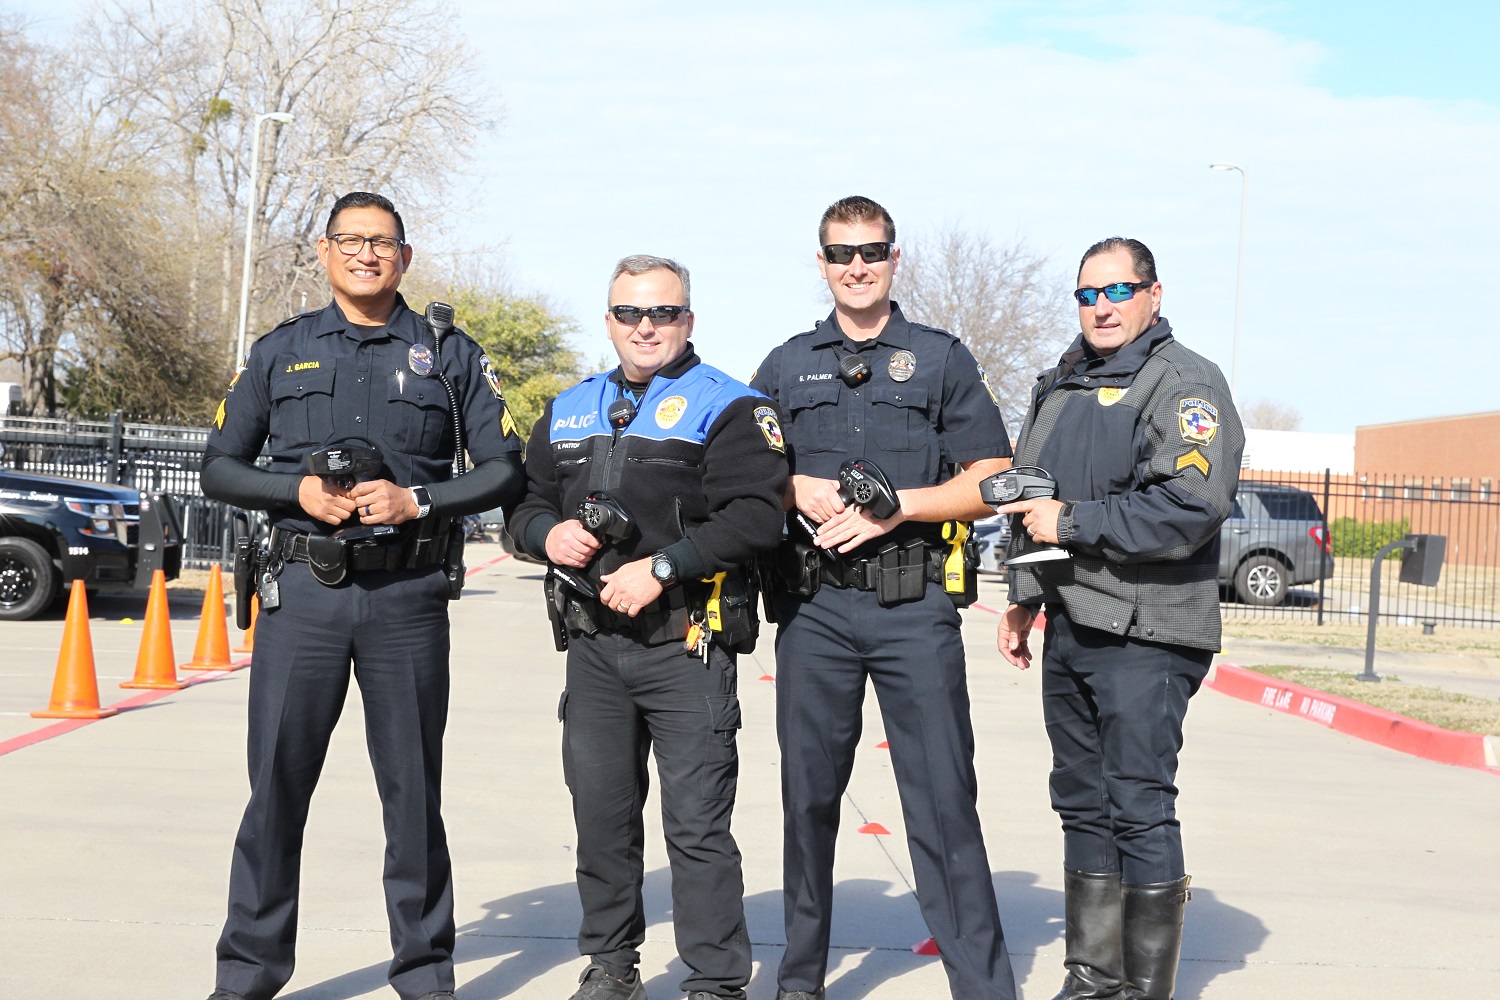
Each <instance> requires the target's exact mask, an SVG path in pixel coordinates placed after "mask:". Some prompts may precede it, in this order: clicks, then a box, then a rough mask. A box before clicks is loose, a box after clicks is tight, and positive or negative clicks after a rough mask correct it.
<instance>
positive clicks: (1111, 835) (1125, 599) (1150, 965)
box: [998, 237, 1245, 1000]
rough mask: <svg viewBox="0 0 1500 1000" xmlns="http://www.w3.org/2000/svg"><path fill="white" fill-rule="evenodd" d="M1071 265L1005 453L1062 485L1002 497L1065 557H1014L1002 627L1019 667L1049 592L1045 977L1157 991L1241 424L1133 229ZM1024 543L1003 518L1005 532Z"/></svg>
mask: <svg viewBox="0 0 1500 1000" xmlns="http://www.w3.org/2000/svg"><path fill="white" fill-rule="evenodd" d="M1078 284H1079V288H1078V290H1077V291H1075V292H1074V293H1073V295H1074V297H1075V298H1077V300H1078V315H1079V320H1080V322H1081V324H1082V327H1083V332H1082V333H1081V334H1080V335H1079V336H1078V337H1077V338H1076V339H1075V340H1074V341H1073V344H1072V346H1070V347H1069V348H1068V350H1067V351H1066V352H1065V353H1064V354H1063V356H1062V359H1061V360H1060V361H1059V362H1058V364H1057V366H1056V367H1055V368H1052V369H1050V370H1049V371H1046V372H1044V373H1043V374H1042V375H1041V376H1040V377H1039V379H1038V381H1037V385H1036V387H1035V388H1034V389H1033V390H1032V396H1031V407H1030V410H1029V412H1028V413H1027V416H1026V424H1025V427H1024V428H1023V429H1022V431H1021V436H1020V440H1019V442H1018V445H1017V452H1018V457H1017V461H1018V462H1019V463H1020V464H1021V465H1031V466H1040V467H1042V468H1043V469H1045V470H1047V471H1048V472H1049V473H1050V474H1051V475H1052V476H1053V477H1055V478H1056V480H1057V487H1058V488H1057V496H1058V499H1037V500H1026V501H1021V502H1019V503H1014V504H1010V505H1008V506H1005V507H1001V508H1000V511H1001V512H1002V513H1020V514H1024V519H1023V524H1024V526H1025V529H1026V535H1029V537H1030V539H1031V540H1032V541H1035V542H1043V543H1049V544H1056V545H1061V546H1063V547H1064V548H1065V549H1066V550H1067V551H1068V552H1069V553H1070V554H1071V556H1072V558H1071V559H1068V560H1063V561H1049V562H1039V563H1032V564H1027V565H1025V566H1017V567H1015V568H1014V569H1013V571H1012V581H1011V604H1010V606H1009V607H1008V608H1007V609H1006V611H1005V615H1004V616H1003V618H1002V620H1001V623H1000V628H999V635H998V642H999V647H1000V652H1001V655H1002V656H1004V658H1005V659H1006V660H1008V661H1009V662H1010V663H1012V664H1014V665H1016V666H1017V667H1020V668H1022V669H1024V668H1026V667H1027V666H1028V665H1029V664H1030V662H1031V650H1030V647H1029V645H1028V637H1029V634H1030V632H1031V626H1032V621H1033V619H1034V617H1035V615H1036V612H1037V610H1038V609H1039V607H1041V606H1042V605H1043V604H1045V606H1046V610H1047V624H1046V642H1045V645H1044V653H1043V657H1042V703H1043V707H1044V717H1045V719H1046V724H1047V735H1048V737H1050V739H1051V742H1052V779H1051V790H1052V807H1053V809H1055V810H1056V811H1057V813H1058V815H1059V816H1060V817H1061V818H1062V826H1063V881H1064V887H1065V890H1066V891H1065V898H1066V902H1065V907H1066V911H1067V920H1066V933H1067V954H1066V958H1065V960H1064V964H1065V966H1066V968H1067V970H1068V971H1067V975H1066V978H1065V979H1064V982H1063V988H1062V992H1060V993H1059V994H1058V997H1059V998H1060V1000H1081V998H1085V997H1116V996H1120V997H1129V998H1151V1000H1168V998H1170V997H1171V996H1172V988H1173V984H1174V983H1175V981H1176V976H1177V959H1178V955H1179V952H1180V950H1181V944H1182V918H1183V905H1184V904H1185V903H1186V902H1187V899H1188V897H1189V893H1188V889H1187V885H1188V876H1187V875H1186V874H1185V871H1186V869H1185V866H1184V862H1183V854H1182V833H1181V830H1180V828H1179V826H1178V823H1177V818H1176V801H1177V785H1176V776H1177V755H1178V752H1179V751H1180V750H1181V749H1182V720H1183V717H1184V715H1185V714H1186V712H1187V706H1188V699H1189V698H1191V697H1192V696H1193V694H1194V692H1196V691H1197V690H1198V686H1199V684H1200V683H1202V681H1203V678H1204V676H1205V675H1206V674H1207V672H1208V667H1209V663H1210V661H1211V660H1212V658H1213V654H1214V651H1215V650H1217V649H1218V648H1219V638H1220V619H1219V592H1218V585H1217V583H1216V582H1215V580H1216V577H1217V572H1218V565H1219V525H1220V524H1221V523H1222V522H1223V521H1224V519H1225V518H1226V517H1227V516H1228V515H1229V511H1230V507H1231V505H1232V503H1233V501H1234V491H1235V486H1236V484H1237V483H1238V480H1239V468H1240V453H1241V451H1242V450H1243V448H1244V441H1245V438H1244V432H1243V431H1242V429H1241V426H1240V419H1239V416H1238V414H1236V413H1235V409H1234V403H1233V401H1232V400H1231V399H1230V396H1229V387H1228V386H1227V385H1226V384H1225V382H1224V376H1223V374H1222V373H1220V371H1219V369H1218V368H1217V367H1216V366H1215V365H1213V364H1212V363H1211V362H1209V361H1207V360H1206V359H1204V358H1203V357H1201V356H1200V355H1197V354H1194V353H1193V352H1192V351H1190V350H1188V349H1187V348H1185V347H1183V346H1182V345H1181V344H1180V343H1178V341H1177V340H1176V338H1175V337H1173V335H1172V327H1171V325H1170V324H1169V323H1168V322H1167V321H1166V320H1165V319H1163V318H1162V317H1161V298H1162V286H1161V282H1159V281H1157V280H1156V260H1155V258H1153V257H1152V255H1151V251H1150V250H1148V249H1147V248H1146V246H1145V245H1144V244H1142V243H1141V242H1140V241H1139V240H1132V239H1122V238H1119V237H1114V238H1111V239H1107V240H1104V241H1102V242H1099V243H1096V244H1094V245H1093V246H1091V247H1089V249H1088V251H1087V252H1086V253H1085V254H1084V255H1083V260H1082V262H1081V263H1080V265H1079V271H1078ZM1029 544H1030V542H1028V541H1027V540H1026V538H1025V537H1024V536H1022V535H1019V534H1018V536H1017V537H1016V538H1015V539H1013V540H1012V551H1013V553H1019V552H1020V551H1021V550H1022V549H1024V548H1026V547H1027V546H1029ZM1122 928H1123V930H1122Z"/></svg>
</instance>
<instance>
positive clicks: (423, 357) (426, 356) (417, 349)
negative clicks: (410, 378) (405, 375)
mask: <svg viewBox="0 0 1500 1000" xmlns="http://www.w3.org/2000/svg"><path fill="white" fill-rule="evenodd" d="M406 367H408V368H410V369H411V373H412V374H413V375H417V376H425V375H431V374H432V348H430V347H428V346H427V345H426V344H412V345H411V350H409V351H407V352H406Z"/></svg>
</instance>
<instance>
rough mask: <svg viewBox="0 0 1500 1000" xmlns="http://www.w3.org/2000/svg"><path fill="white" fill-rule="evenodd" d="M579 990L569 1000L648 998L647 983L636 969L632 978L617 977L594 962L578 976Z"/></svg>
mask: <svg viewBox="0 0 1500 1000" xmlns="http://www.w3.org/2000/svg"><path fill="white" fill-rule="evenodd" d="M578 984H579V985H578V992H576V993H574V994H573V995H572V996H571V997H570V998H569V1000H646V984H645V983H644V982H642V981H641V974H640V973H639V972H637V971H635V970H634V969H632V970H631V971H630V979H629V980H628V981H627V980H624V979H616V978H615V977H614V976H611V975H610V974H609V973H608V972H606V971H605V969H604V966H602V965H597V964H594V963H592V962H590V963H589V967H588V968H586V969H584V970H583V975H581V976H579V977H578Z"/></svg>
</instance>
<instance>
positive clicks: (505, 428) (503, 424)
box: [500, 400, 521, 437]
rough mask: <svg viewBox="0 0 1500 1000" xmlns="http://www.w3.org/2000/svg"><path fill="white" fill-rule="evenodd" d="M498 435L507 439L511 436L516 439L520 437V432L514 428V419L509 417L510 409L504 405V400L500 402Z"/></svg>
mask: <svg viewBox="0 0 1500 1000" xmlns="http://www.w3.org/2000/svg"><path fill="white" fill-rule="evenodd" d="M500 433H501V434H504V435H505V436H507V437H509V436H510V435H512V434H514V435H515V436H516V437H520V436H521V432H520V431H519V430H518V429H517V428H516V418H515V417H513V416H511V415H510V407H509V406H506V405H505V401H504V400H501V401H500Z"/></svg>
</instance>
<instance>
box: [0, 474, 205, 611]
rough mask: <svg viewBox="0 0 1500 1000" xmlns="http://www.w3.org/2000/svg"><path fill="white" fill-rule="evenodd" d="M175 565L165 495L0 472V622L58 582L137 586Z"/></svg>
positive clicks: (50, 594) (174, 530) (174, 533)
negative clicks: (156, 573)
mask: <svg viewBox="0 0 1500 1000" xmlns="http://www.w3.org/2000/svg"><path fill="white" fill-rule="evenodd" d="M181 568H182V526H181V522H180V521H179V520H178V517H177V507H176V505H175V504H174V503H173V501H172V498H171V497H170V496H167V495H166V494H162V493H141V492H138V491H136V490H133V489H129V488H127V487H124V486H113V485H110V484H108V483H89V482H83V481H81V480H76V479H59V478H57V477H55V476H40V475H35V474H33V473H28V472H16V471H14V470H11V469H0V620H3V619H10V620H20V619H25V618H32V617H34V616H36V615H38V614H40V613H41V612H42V611H43V610H44V609H46V608H47V606H48V605H50V604H51V603H52V602H53V601H54V600H55V599H56V598H57V597H58V596H59V595H60V594H61V593H62V591H63V587H64V585H65V584H67V583H70V582H71V581H73V580H82V581H83V583H84V586H85V587H87V588H88V589H89V590H91V591H92V590H96V589H144V588H146V587H149V586H150V585H151V574H152V572H153V571H155V570H158V569H160V570H163V571H164V572H165V573H166V576H167V579H169V580H175V579H176V578H177V575H178V573H179V572H180V570H181Z"/></svg>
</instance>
